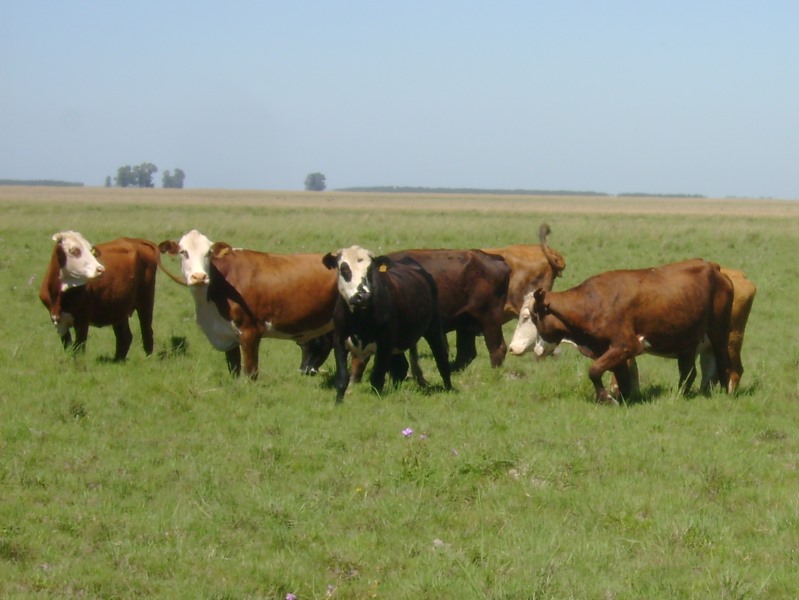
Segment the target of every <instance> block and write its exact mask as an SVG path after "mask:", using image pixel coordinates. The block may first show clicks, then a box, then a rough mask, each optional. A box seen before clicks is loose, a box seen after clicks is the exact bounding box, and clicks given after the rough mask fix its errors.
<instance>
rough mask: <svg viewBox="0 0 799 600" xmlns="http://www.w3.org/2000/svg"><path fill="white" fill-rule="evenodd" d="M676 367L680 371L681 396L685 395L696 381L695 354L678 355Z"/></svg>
mask: <svg viewBox="0 0 799 600" xmlns="http://www.w3.org/2000/svg"><path fill="white" fill-rule="evenodd" d="M677 366H678V367H679V369H680V389H682V393H683V394H687V393H688V390H690V389H691V386H692V385H693V383H694V379H696V352H695V351H694V352H686V353H684V354H680V355H679V356H678V357H677Z"/></svg>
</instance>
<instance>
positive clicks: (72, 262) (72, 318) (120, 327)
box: [39, 231, 159, 361]
mask: <svg viewBox="0 0 799 600" xmlns="http://www.w3.org/2000/svg"><path fill="white" fill-rule="evenodd" d="M53 240H54V241H55V242H56V245H55V247H54V248H53V253H52V256H51V257H50V264H49V265H48V267H47V272H46V273H45V276H44V280H43V281H42V286H41V289H40V291H39V298H40V299H41V301H42V303H43V304H44V305H45V307H47V310H48V311H49V312H50V317H51V319H52V321H53V324H54V325H55V326H56V328H57V331H58V334H59V336H60V337H61V341H62V343H63V345H64V348H68V347H69V346H70V345H72V335H71V333H70V329H71V328H74V329H75V342H74V347H75V348H76V349H83V348H85V344H86V338H87V337H88V335H89V325H92V326H95V327H104V326H106V325H111V326H112V327H113V329H114V335H115V337H116V352H115V353H114V360H118V361H119V360H124V359H125V357H126V356H127V354H128V350H129V349H130V344H131V341H132V340H133V334H132V333H131V331H130V324H129V322H128V319H129V318H130V316H131V315H132V314H133V312H134V311H135V312H136V313H137V314H138V317H139V325H140V329H141V336H142V345H143V346H144V351H145V353H147V354H148V355H149V354H152V352H153V327H152V323H153V302H154V298H155V272H156V270H157V266H158V264H159V253H158V247H157V246H156V245H155V244H154V243H152V242H149V241H147V240H141V239H133V238H119V239H117V240H113V241H111V242H105V243H103V244H97V245H96V246H90V245H89V244H88V242H86V240H85V239H84V238H83V237H82V236H80V234H78V233H76V232H74V231H67V232H62V233H59V234H56V235H55V236H54V237H53Z"/></svg>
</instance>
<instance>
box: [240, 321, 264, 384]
mask: <svg viewBox="0 0 799 600" xmlns="http://www.w3.org/2000/svg"><path fill="white" fill-rule="evenodd" d="M239 346H240V347H241V357H242V361H243V363H244V374H245V375H247V376H249V378H250V379H252V380H253V381H255V380H256V379H258V349H259V348H260V346H261V336H260V335H259V334H258V332H256V331H247V332H242V333H241V335H240V336H239Z"/></svg>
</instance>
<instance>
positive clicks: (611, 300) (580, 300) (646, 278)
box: [510, 259, 733, 403]
mask: <svg viewBox="0 0 799 600" xmlns="http://www.w3.org/2000/svg"><path fill="white" fill-rule="evenodd" d="M732 302H733V288H732V283H731V282H730V279H729V278H728V277H727V276H726V275H724V274H722V273H721V271H720V269H719V266H718V265H717V264H715V263H710V262H707V261H704V260H701V259H694V260H690V261H684V262H679V263H673V264H668V265H663V266H661V267H656V268H652V269H637V270H622V271H609V272H606V273H601V274H599V275H595V276H594V277H591V278H589V279H587V280H586V281H584V282H583V283H581V284H580V285H578V286H576V287H574V288H571V289H569V290H566V291H563V292H551V291H547V290H536V291H535V292H534V293H533V295H532V297H531V298H530V300H529V303H528V304H527V305H526V306H525V310H529V319H526V318H525V317H526V316H527V315H526V313H525V314H523V315H522V318H520V321H519V324H518V326H517V330H516V333H514V336H513V339H512V340H511V345H510V350H511V353H513V354H521V353H523V352H524V351H525V350H527V349H529V348H530V347H532V346H534V345H537V346H538V350H537V353H539V354H548V353H550V352H551V351H552V350H553V349H554V348H555V347H556V346H557V345H558V344H559V343H560V342H562V341H569V342H571V343H573V344H574V345H575V346H577V348H578V349H579V350H580V351H581V352H582V353H583V354H584V355H585V356H587V357H589V358H592V359H593V360H594V362H593V363H592V364H591V367H590V368H589V371H588V376H589V379H590V380H591V382H592V383H593V384H594V389H595V392H596V400H597V402H613V403H615V399H614V398H613V396H612V395H611V394H610V393H609V392H608V391H607V389H605V387H604V386H603V384H602V375H603V373H605V371H611V372H612V373H613V374H614V376H615V378H616V381H617V382H618V387H619V392H620V393H621V395H622V396H623V397H629V395H630V393H631V392H632V391H633V386H634V385H635V379H636V377H635V373H634V372H632V373H631V370H632V369H631V367H632V366H633V363H632V362H631V360H632V359H634V358H635V357H636V356H638V355H639V354H643V353H648V354H654V355H657V356H663V357H667V358H676V359H677V361H678V365H679V369H680V386H682V387H683V389H684V391H688V389H689V388H690V386H691V384H692V383H693V380H694V379H695V377H696V367H695V362H696V355H697V352H698V350H699V347H700V344H702V342H703V340H704V338H705V336H707V339H708V340H709V343H710V346H711V349H712V352H713V355H714V358H715V361H716V365H717V367H718V373H719V379H720V381H721V383H722V386H723V387H724V388H725V389H726V388H727V383H728V380H729V363H730V360H729V350H728V348H727V343H728V338H729V326H730V312H731V309H732ZM530 324H532V325H533V326H534V327H535V330H536V335H535V338H530V337H529V332H530V331H531V330H530V326H529V325H530ZM633 369H635V367H633Z"/></svg>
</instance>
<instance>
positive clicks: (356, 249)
mask: <svg viewBox="0 0 799 600" xmlns="http://www.w3.org/2000/svg"><path fill="white" fill-rule="evenodd" d="M373 258H374V253H372V252H370V251H369V250H365V249H364V248H361V247H360V246H350V247H349V248H345V249H343V250H339V252H338V291H339V294H341V297H342V298H344V300H346V301H347V305H348V306H349V307H350V310H354V309H355V307H356V306H357V305H359V304H362V303H364V302H365V301H366V300H368V299H369V294H371V289H369V280H368V279H367V271H368V270H369V266H370V265H371V264H372V259H373Z"/></svg>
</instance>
